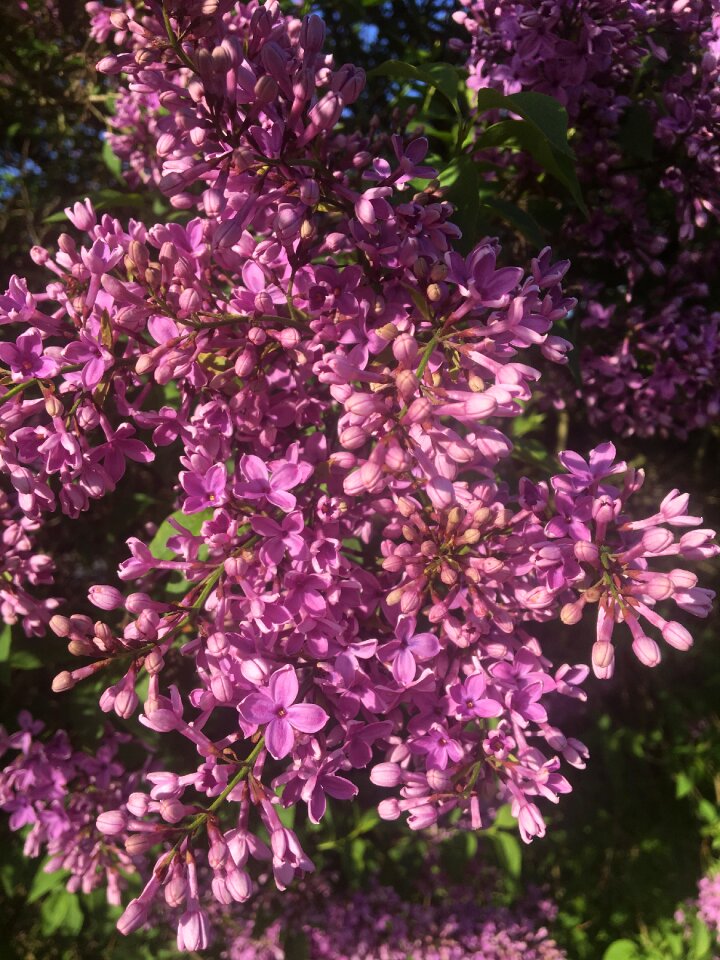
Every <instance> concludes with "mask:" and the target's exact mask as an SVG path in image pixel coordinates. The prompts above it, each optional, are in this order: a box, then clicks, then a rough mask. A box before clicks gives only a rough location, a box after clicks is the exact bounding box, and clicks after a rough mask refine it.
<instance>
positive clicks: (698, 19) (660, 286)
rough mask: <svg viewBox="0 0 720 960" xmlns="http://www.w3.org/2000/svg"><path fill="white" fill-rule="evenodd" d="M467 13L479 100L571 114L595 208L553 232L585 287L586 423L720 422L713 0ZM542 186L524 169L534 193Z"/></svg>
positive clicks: (671, 430) (624, 1) (512, 6)
mask: <svg viewBox="0 0 720 960" xmlns="http://www.w3.org/2000/svg"><path fill="white" fill-rule="evenodd" d="M460 5H461V9H459V10H458V11H457V12H456V13H455V15H454V16H455V19H456V20H457V22H459V23H460V24H462V25H463V26H464V27H465V28H466V29H467V31H468V32H469V34H470V43H469V59H468V69H469V71H470V79H469V87H470V89H471V92H472V91H476V90H479V89H482V88H485V87H494V88H496V89H499V90H502V91H503V92H506V93H514V92H518V91H535V92H539V93H544V94H548V95H550V96H553V97H555V98H556V99H558V100H559V101H560V102H561V103H562V104H563V105H564V106H565V107H566V109H567V112H568V115H569V122H570V127H571V128H572V130H573V139H572V144H573V147H574V149H575V152H576V155H577V160H578V176H579V180H580V183H581V186H582V188H583V191H584V193H585V195H586V200H587V204H588V207H589V210H590V214H589V219H588V220H587V221H586V220H585V219H584V218H583V217H582V215H581V214H580V213H579V212H575V213H570V214H569V216H567V218H566V220H565V222H564V223H563V226H562V231H561V233H559V234H558V235H559V236H562V237H563V238H566V239H567V241H568V250H571V251H573V256H574V266H575V271H576V276H575V278H576V282H578V283H579V284H581V291H580V297H579V301H580V302H579V307H578V311H577V315H576V316H577V319H578V321H579V339H580V342H581V344H582V351H581V365H582V371H583V377H582V387H581V394H582V399H583V401H584V402H585V404H586V406H587V409H588V410H589V412H590V414H591V417H593V418H594V419H595V420H596V421H609V422H610V423H611V425H612V427H613V429H614V430H616V431H618V432H621V433H625V434H633V433H634V434H638V435H641V436H644V435H651V434H654V433H660V434H662V435H666V436H668V435H670V436H672V435H677V436H681V437H682V436H685V435H686V434H687V432H688V430H692V429H696V428H701V427H704V426H705V425H706V424H708V423H709V422H713V421H715V420H716V418H717V416H718V412H719V411H720V395H719V393H718V382H719V378H718V370H719V369H720V346H719V341H718V319H719V314H718V312H717V309H716V294H717V289H716V278H715V269H714V264H715V263H716V261H717V257H718V250H719V249H720V247H719V246H718V244H719V243H720V234H719V233H718V215H719V213H720V152H719V151H718V146H717V128H718V121H719V120H720V100H719V99H718V95H717V84H718V77H719V76H720V65H719V63H718V52H719V50H720V48H719V46H718V43H719V40H718V30H719V28H720V19H719V18H720V12H719V11H718V9H717V5H716V4H715V3H713V2H711V0H687V2H680V3H678V2H671V0H663V2H655V0H652V2H632V3H631V2H629V0H621V2H617V0H580V2H577V3H574V2H573V3H570V2H567V3H566V2H558V0H543V2H541V3H533V2H527V0H519V2H518V0H502V2H500V3H497V2H486V0H460ZM471 101H472V96H471ZM480 142H482V140H480ZM534 177H535V172H534V170H533V171H532V172H531V171H530V170H529V169H528V179H527V181H526V186H528V187H530V188H531V187H532V184H533V182H534ZM531 192H532V191H531ZM576 251H577V254H576Z"/></svg>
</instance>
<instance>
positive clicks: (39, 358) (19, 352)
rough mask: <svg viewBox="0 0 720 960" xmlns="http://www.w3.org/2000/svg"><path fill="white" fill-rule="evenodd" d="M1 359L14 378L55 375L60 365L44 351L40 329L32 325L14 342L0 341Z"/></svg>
mask: <svg viewBox="0 0 720 960" xmlns="http://www.w3.org/2000/svg"><path fill="white" fill-rule="evenodd" d="M0 360H1V361H2V362H3V363H6V364H7V365H8V367H9V368H10V373H11V375H12V378H13V380H28V379H29V378H30V377H38V378H39V379H40V378H42V377H54V376H55V374H56V373H57V371H58V365H57V362H56V361H55V360H53V359H52V358H51V357H47V356H45V354H44V353H43V342H42V336H41V334H40V331H39V330H37V329H36V328H35V327H30V329H29V330H26V331H25V333H21V334H20V336H19V337H18V338H17V340H16V341H15V344H14V345H13V344H12V343H0Z"/></svg>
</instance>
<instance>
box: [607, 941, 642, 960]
mask: <svg viewBox="0 0 720 960" xmlns="http://www.w3.org/2000/svg"><path fill="white" fill-rule="evenodd" d="M640 957H641V954H640V952H639V951H638V948H637V944H636V943H635V941H634V940H627V939H623V940H616V941H615V942H614V943H611V944H610V946H609V947H608V948H607V950H606V951H605V953H604V954H603V958H602V960H640Z"/></svg>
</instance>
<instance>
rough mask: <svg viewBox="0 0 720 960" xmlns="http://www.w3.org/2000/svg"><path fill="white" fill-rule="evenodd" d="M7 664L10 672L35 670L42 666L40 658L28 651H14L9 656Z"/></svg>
mask: <svg viewBox="0 0 720 960" xmlns="http://www.w3.org/2000/svg"><path fill="white" fill-rule="evenodd" d="M9 663H10V669H11V670H37V669H38V667H41V666H42V660H41V659H40V657H38V656H37V654H34V653H31V652H30V650H16V651H15V652H14V653H13V654H11V655H10V661H9Z"/></svg>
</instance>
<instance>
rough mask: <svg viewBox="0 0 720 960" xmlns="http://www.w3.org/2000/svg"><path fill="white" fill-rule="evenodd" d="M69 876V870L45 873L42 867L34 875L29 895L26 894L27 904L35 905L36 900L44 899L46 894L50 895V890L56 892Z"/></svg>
mask: <svg viewBox="0 0 720 960" xmlns="http://www.w3.org/2000/svg"><path fill="white" fill-rule="evenodd" d="M69 876H70V871H69V870H54V871H53V872H52V873H47V872H46V871H45V870H44V869H43V868H42V867H41V868H40V870H38V872H37V873H36V874H35V877H34V879H33V882H32V886H31V887H30V893H29V894H28V898H27V902H28V903H35V901H36V900H39V899H40V898H41V897H44V896H45V895H46V894H48V893H50V891H51V890H57V889H59V888H60V887H64V885H65V881H66V880H67V878H68V877H69Z"/></svg>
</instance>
